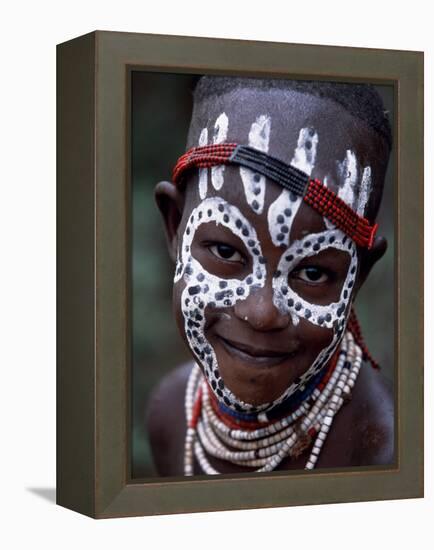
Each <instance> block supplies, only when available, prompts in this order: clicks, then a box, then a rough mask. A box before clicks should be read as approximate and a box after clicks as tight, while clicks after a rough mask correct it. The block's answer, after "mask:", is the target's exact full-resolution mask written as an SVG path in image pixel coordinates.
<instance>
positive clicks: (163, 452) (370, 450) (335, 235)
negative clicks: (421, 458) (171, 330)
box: [148, 77, 393, 476]
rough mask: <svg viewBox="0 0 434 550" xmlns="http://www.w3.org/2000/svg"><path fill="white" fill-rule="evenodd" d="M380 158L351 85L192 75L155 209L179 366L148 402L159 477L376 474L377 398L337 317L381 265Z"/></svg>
mask: <svg viewBox="0 0 434 550" xmlns="http://www.w3.org/2000/svg"><path fill="white" fill-rule="evenodd" d="M390 147H391V132H390V126H389V123H388V120H387V118H386V116H385V114H384V110H383V106H382V104H381V100H380V98H379V97H378V95H377V93H376V92H375V90H374V89H373V88H372V87H371V86H368V85H358V84H357V85H356V84H340V83H339V84H338V83H336V84H333V83H320V82H301V81H287V80H259V79H240V78H230V77H203V78H202V79H201V80H200V81H199V83H198V85H197V87H196V90H195V94H194V108H193V115H192V120H191V124H190V130H189V136H188V143H187V152H186V154H185V155H183V156H182V157H181V158H180V159H179V160H178V162H177V163H176V166H175V168H174V171H173V179H172V181H171V182H160V183H159V184H158V185H157V188H156V197H157V202H158V205H159V208H160V210H161V212H162V214H163V219H164V223H165V228H166V233H167V237H168V244H169V253H170V255H171V257H172V258H173V260H174V262H176V267H175V277H174V292H173V307H174V313H175V316H176V320H177V324H178V327H179V330H180V332H181V335H182V337H183V339H184V340H185V342H186V344H187V346H188V347H189V348H190V349H191V352H192V356H193V360H192V362H191V363H190V364H187V365H183V366H181V367H178V368H177V369H175V370H174V371H173V372H172V373H170V374H169V375H168V376H167V377H166V378H165V379H163V381H162V382H161V384H160V385H159V387H158V388H157V389H156V390H155V391H154V393H153V396H152V398H151V400H150V404H149V409H148V431H149V436H150V441H151V446H152V452H153V456H154V461H155V464H156V467H157V470H158V473H159V474H160V475H162V476H176V475H178V476H179V475H201V474H219V473H222V474H223V473H238V472H252V471H258V472H268V471H272V470H285V469H303V468H306V469H312V468H342V467H349V466H361V465H380V464H390V463H391V462H393V400H392V396H391V392H390V390H389V389H388V387H387V385H386V384H385V382H384V380H383V378H382V376H381V373H380V372H379V371H378V370H376V369H373V368H372V367H371V366H370V365H369V363H366V364H362V363H363V359H368V360H371V362H372V365H373V366H376V365H375V363H374V362H373V361H372V358H371V357H370V354H369V352H368V350H367V349H366V347H365V345H364V343H363V339H362V336H361V333H360V329H359V326H358V323H357V319H356V317H355V313H354V311H353V309H352V303H353V301H354V299H355V297H356V295H357V292H358V291H359V289H360V287H361V285H362V284H363V282H364V281H365V279H366V277H367V275H368V273H369V271H370V269H371V268H372V266H373V265H374V264H375V262H376V261H378V260H379V259H380V258H381V257H382V255H383V254H384V252H385V250H386V246H387V244H386V241H385V239H384V238H382V237H381V236H379V235H378V234H377V226H376V225H375V218H376V215H377V212H378V208H379V204H380V200H381V195H382V188H383V184H384V176H385V171H386V168H387V163H388V158H389V153H390Z"/></svg>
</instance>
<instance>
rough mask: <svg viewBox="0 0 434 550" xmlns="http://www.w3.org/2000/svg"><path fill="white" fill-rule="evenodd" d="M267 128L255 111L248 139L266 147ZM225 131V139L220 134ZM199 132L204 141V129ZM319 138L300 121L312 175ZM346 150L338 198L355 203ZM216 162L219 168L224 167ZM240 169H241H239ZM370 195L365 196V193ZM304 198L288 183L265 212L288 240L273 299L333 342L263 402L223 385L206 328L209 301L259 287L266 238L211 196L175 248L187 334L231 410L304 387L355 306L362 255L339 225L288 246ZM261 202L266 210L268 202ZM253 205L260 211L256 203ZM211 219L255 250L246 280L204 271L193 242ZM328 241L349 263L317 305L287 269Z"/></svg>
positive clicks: (228, 303)
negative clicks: (331, 295) (328, 297)
mask: <svg viewBox="0 0 434 550" xmlns="http://www.w3.org/2000/svg"><path fill="white" fill-rule="evenodd" d="M225 117H226V115H225V114H224V113H222V115H220V117H219V118H218V119H217V121H216V125H215V128H216V132H215V134H214V138H213V141H214V143H216V140H220V139H221V141H218V142H219V143H221V142H222V141H224V140H225V139H226V137H227V126H228V121H227V117H226V118H225ZM267 121H268V122H267ZM217 122H218V123H217ZM267 128H268V129H267ZM269 129H270V122H269V118H267V117H265V116H264V117H258V118H257V119H256V121H255V122H254V123H253V124H252V126H251V130H250V133H249V145H251V146H256V148H258V149H259V148H261V147H262V148H261V150H266V149H265V147H266V146H267V150H268V141H269ZM205 130H206V129H205ZM204 135H205V134H204ZM223 135H224V139H223V138H222V136H223ZM219 136H220V137H219ZM259 136H261V138H263V141H262V142H261V141H260V140H259ZM201 139H203V140H205V137H203V136H202V134H201ZM255 139H256V140H257V143H256V145H254V144H253V143H252V142H253V141H254V140H255ZM317 145H318V135H317V133H316V132H315V130H314V129H312V128H302V129H301V130H300V133H299V139H298V142H297V147H296V149H295V151H294V156H293V159H292V161H291V165H292V166H295V167H297V168H299V169H301V170H303V171H304V172H306V173H307V174H309V175H310V174H311V172H312V170H313V168H314V165H315V158H316V150H317ZM349 153H351V152H350V151H349V152H348V153H347V158H346V159H345V160H344V162H343V163H341V165H340V166H341V170H345V174H346V175H347V178H346V179H345V184H344V186H343V188H341V194H340V196H341V198H344V197H345V199H344V200H346V202H347V201H349V200H352V201H353V202H354V185H355V181H354V177H356V176H357V159H355V156H354V155H352V154H349ZM216 168H217V169H220V168H224V167H216ZM247 172H249V171H248V170H246V171H245V173H244V176H246V175H247ZM240 173H241V174H242V172H241V169H240ZM351 173H352V174H353V175H351ZM354 174H356V176H354ZM244 176H243V175H241V178H242V179H243V184H244V189H245V197H246V201H247V203H248V204H249V205H250V206H251V207H252V202H253V200H254V199H253V197H252V195H251V194H250V189H251V184H252V181H254V180H253V176H254V173H253V172H250V175H249V177H248V178H247V177H246V178H245V177H244ZM363 176H364V177H363V179H362V181H364V184H363V185H362V188H363V189H364V190H361V192H360V193H359V197H360V200H359V208H360V209H363V210H364V208H365V206H366V203H367V201H368V199H369V193H370V189H371V188H370V185H371V184H370V168H369V167H367V168H365V170H364V173H363ZM220 177H221V179H220ZM222 180H223V171H221V172H220V173H219V172H218V171H217V172H214V176H213V178H212V182H213V186H214V187H215V188H216V189H217V188H221V187H222V185H223V182H222ZM216 182H217V185H216ZM255 183H258V182H255ZM199 185H200V178H199ZM363 186H364V187H363ZM261 192H262V191H261ZM351 192H352V193H353V194H351ZM205 193H206V191H205ZM202 195H203V193H201V195H200V196H201V198H203V196H202ZM264 195H265V189H264ZM365 195H366V197H367V198H366V199H365V198H364V197H365ZM300 204H301V198H299V197H297V196H296V195H295V194H292V193H290V192H289V191H287V190H283V191H282V193H281V194H280V195H279V197H278V198H277V199H276V200H275V201H274V202H273V203H272V204H271V205H270V207H269V210H268V213H267V219H268V224H269V231H270V235H271V239H272V241H273V243H274V244H275V245H276V246H280V247H282V246H283V248H285V251H284V252H283V254H282V256H281V259H280V261H279V265H278V269H277V271H276V273H275V274H274V276H273V280H272V286H273V303H274V305H275V306H276V307H277V308H278V309H279V310H280V311H281V312H282V313H283V314H289V315H290V316H291V318H292V321H293V323H294V324H297V323H299V322H300V320H301V319H304V320H305V321H307V322H309V323H312V324H314V325H317V326H321V327H325V328H328V329H331V330H333V336H332V340H331V342H330V344H329V345H328V346H327V347H326V348H324V349H323V350H322V351H321V352H320V353H319V354H318V356H317V357H316V359H315V360H314V362H313V363H312V364H311V365H310V367H309V368H308V369H307V371H306V372H305V373H304V374H303V375H302V376H301V377H300V379H298V380H296V381H295V382H294V383H293V384H291V386H290V387H288V388H287V389H286V390H285V391H284V392H283V393H282V394H281V395H280V396H279V397H278V398H277V399H276V400H274V401H273V402H270V403H264V404H262V405H260V406H253V405H252V404H250V403H245V402H243V401H241V400H240V399H238V398H237V397H236V396H235V395H234V394H233V393H232V392H231V391H230V390H229V388H227V387H226V385H225V383H224V381H223V380H222V378H221V374H220V372H219V366H218V362H217V357H216V353H215V351H214V349H213V347H212V346H211V345H210V343H209V341H208V340H207V339H206V336H205V332H204V328H205V309H206V307H212V308H222V309H225V308H230V307H233V306H234V305H235V303H236V302H237V301H239V300H245V299H246V298H247V297H248V296H249V295H250V293H251V292H252V290H253V289H255V288H262V287H263V286H264V285H265V282H266V279H267V271H266V268H265V261H264V258H263V257H262V249H261V244H260V242H259V241H258V238H257V234H256V232H255V229H254V228H253V227H252V226H251V224H250V223H249V221H248V220H247V219H246V218H245V217H244V216H243V215H242V214H241V212H240V211H239V209H238V208H237V207H236V206H234V205H231V204H229V203H227V202H226V201H225V200H224V199H223V198H221V197H213V198H208V199H205V200H203V202H202V203H201V204H200V205H199V206H198V207H196V208H195V209H194V210H193V212H192V214H191V216H190V219H189V221H188V223H187V225H186V228H185V231H184V236H183V240H182V249H181V250H180V251H179V253H178V261H177V266H176V272H175V282H177V281H179V280H180V279H181V278H183V279H184V281H185V283H186V286H185V289H184V290H183V292H182V298H181V300H182V313H183V316H184V320H185V332H186V336H187V340H188V342H189V345H190V347H191V349H192V351H193V353H194V354H195V356H196V357H197V360H198V361H199V362H200V363H201V364H202V366H203V369H204V373H205V376H206V378H207V380H208V382H209V384H210V386H211V388H212V390H213V392H214V394H215V395H216V397H217V398H218V399H219V400H220V401H222V402H224V403H225V404H226V405H227V406H229V407H230V408H232V409H234V410H238V411H245V412H253V411H255V412H261V411H266V410H270V409H271V408H274V407H275V406H277V405H278V404H280V403H281V402H283V401H284V400H285V399H287V398H288V397H290V396H291V395H292V394H293V393H294V392H295V391H296V390H298V389H303V388H304V385H305V384H306V383H307V381H308V380H310V379H311V377H312V376H314V375H315V374H316V373H318V372H319V371H320V370H321V369H322V368H323V367H324V365H325V364H326V363H327V362H328V361H329V360H330V358H331V357H332V355H333V353H334V352H335V350H336V348H337V346H338V345H339V342H340V340H341V337H342V335H343V332H344V330H345V325H346V320H347V315H348V312H349V310H350V307H349V306H350V305H351V304H350V301H351V299H352V289H353V288H354V283H355V279H356V274H357V265H358V263H357V262H358V260H357V253H356V245H355V244H354V242H353V241H352V240H351V239H350V238H349V237H347V236H346V235H345V234H344V233H343V232H342V231H341V230H339V229H336V227H334V226H333V224H331V223H330V222H328V220H326V219H325V218H323V219H324V223H325V224H326V230H325V231H322V232H320V233H316V234H311V235H308V236H306V237H304V238H303V239H301V240H297V241H295V242H293V243H292V244H291V246H290V247H289V248H288V244H289V235H290V231H291V226H292V223H293V220H294V218H295V216H296V214H297V212H298V209H299V207H300ZM350 206H353V204H352V203H351V204H350ZM252 208H253V207H252ZM260 208H261V211H262V209H263V202H262V205H261V207H260ZM253 210H254V211H257V210H256V209H255V208H253ZM207 222H214V223H216V224H221V225H223V226H224V227H226V228H227V229H229V230H230V231H231V232H232V233H233V234H234V235H235V236H236V237H237V238H239V239H240V240H241V241H242V242H243V243H244V245H245V247H246V250H247V251H248V252H249V253H250V255H251V257H252V272H251V273H250V274H249V275H248V276H246V277H245V278H244V279H242V280H239V279H222V278H220V277H217V276H215V275H213V274H212V273H209V272H208V271H206V270H205V269H204V267H203V266H202V265H201V264H200V263H199V262H198V261H197V260H196V259H195V258H194V257H193V256H192V252H191V245H192V242H193V239H194V235H195V232H196V230H197V229H198V227H199V226H200V225H201V224H203V223H207ZM328 248H334V249H337V250H340V251H343V252H345V253H347V254H348V255H349V257H350V262H349V267H348V271H347V275H346V278H345V282H344V284H343V287H342V289H341V291H340V295H339V299H338V300H337V301H336V302H332V303H330V304H327V305H319V304H312V303H309V302H307V301H306V300H305V299H303V298H302V297H301V296H299V295H298V294H297V293H296V292H295V291H294V290H293V289H292V288H291V285H290V282H289V281H290V273H291V272H292V271H293V270H294V269H296V266H297V264H298V263H299V262H300V261H301V260H302V259H303V258H305V257H311V256H314V255H316V254H318V253H320V252H321V251H322V250H326V249H328ZM223 314H225V312H223ZM246 321H247V319H246Z"/></svg>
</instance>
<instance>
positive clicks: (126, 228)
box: [57, 31, 423, 518]
mask: <svg viewBox="0 0 434 550" xmlns="http://www.w3.org/2000/svg"><path fill="white" fill-rule="evenodd" d="M138 70H140V71H156V72H172V73H184V74H226V75H238V76H242V75H245V76H263V77H269V78H272V77H285V76H287V77H288V78H289V77H290V78H295V79H317V80H333V81H337V82H340V81H355V82H357V81H359V82H370V83H373V84H387V85H390V86H393V89H394V98H395V105H396V116H395V122H394V136H395V138H394V139H395V148H396V161H395V163H396V165H395V169H396V171H395V173H396V183H395V197H396V198H395V215H396V228H395V239H396V253H395V276H396V285H395V303H396V324H395V326H396V331H395V362H396V364H395V373H396V383H395V404H396V411H395V428H396V430H395V431H396V433H395V442H396V445H395V448H396V461H395V464H394V465H393V467H363V468H362V467H361V468H357V469H354V470H353V469H350V470H341V471H338V470H335V469H333V470H322V471H313V472H299V471H294V472H292V471H290V472H286V471H285V472H281V471H280V472H272V473H269V474H267V475H254V474H252V475H250V474H243V475H242V476H235V475H230V476H229V475H224V476H218V478H214V477H213V476H197V477H196V476H195V477H194V478H193V479H187V478H176V479H173V478H172V479H170V480H168V479H165V478H155V479H152V480H147V481H146V482H144V483H140V482H137V481H136V480H133V479H132V478H131V475H130V473H131V472H130V465H131V456H130V454H131V445H130V438H131V395H130V394H131V186H130V182H131V163H130V150H131V132H130V129H131V108H130V107H131V105H130V101H131V74H132V72H133V71H138ZM57 75H58V79H57V97H58V104H57V115H58V119H57V120H58V127H57V132H58V143H57V147H58V166H57V181H58V361H57V396H58V400H57V465H58V469H57V503H58V504H60V505H62V506H65V507H67V508H70V509H72V510H75V511H77V512H80V513H83V514H86V515H88V516H91V517H94V518H107V517H122V516H139V515H154V514H171V513H187V512H197V511H214V510H231V509H234V510H235V509H243V508H262V507H277V506H289V505H304V504H319V503H334V502H354V501H368V500H384V499H397V498H414V497H421V496H423V288H422V287H423V54H422V53H421V52H408V51H393V50H373V49H364V48H348V47H332V46H313V45H302V44H282V43H270V42H252V41H238V40H220V39H208V38H194V37H177V36H162V35H149V34H148V35H146V34H138V33H137V34H135V33H118V32H107V31H96V32H93V33H90V34H87V35H84V36H82V37H79V38H76V39H73V40H70V41H68V42H65V43H63V44H60V45H59V46H58V50H57ZM408 182H412V187H411V192H409V185H410V184H409V183H408Z"/></svg>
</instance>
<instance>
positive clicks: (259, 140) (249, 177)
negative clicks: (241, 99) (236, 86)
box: [240, 115, 271, 214]
mask: <svg viewBox="0 0 434 550" xmlns="http://www.w3.org/2000/svg"><path fill="white" fill-rule="evenodd" d="M270 130H271V119H270V117H269V116H267V115H260V116H259V117H258V118H257V119H256V121H255V122H253V124H252V125H251V127H250V132H249V146H250V147H254V148H255V149H258V150H259V151H263V152H264V153H266V152H268V144H269V141H270ZM240 176H241V181H242V182H243V186H244V193H245V196H246V201H247V204H248V205H249V206H250V207H251V208H252V210H253V211H254V212H256V213H257V214H262V211H263V209H264V199H265V176H263V175H261V174H259V173H257V172H254V171H252V170H250V169H249V168H243V167H240Z"/></svg>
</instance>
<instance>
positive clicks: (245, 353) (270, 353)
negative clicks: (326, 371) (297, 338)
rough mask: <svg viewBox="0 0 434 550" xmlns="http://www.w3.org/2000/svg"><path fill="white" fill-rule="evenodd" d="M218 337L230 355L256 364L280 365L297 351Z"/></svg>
mask: <svg viewBox="0 0 434 550" xmlns="http://www.w3.org/2000/svg"><path fill="white" fill-rule="evenodd" d="M218 338H219V340H220V341H221V342H222V344H223V347H224V348H225V350H226V351H227V352H228V353H229V354H230V355H232V356H235V357H236V358H238V359H241V360H242V361H243V362H245V363H250V364H251V365H254V366H263V367H273V366H275V365H280V363H283V362H284V361H286V360H287V359H291V358H292V357H294V356H295V354H296V353H297V351H296V350H294V351H291V352H286V351H285V352H282V351H276V350H270V349H263V348H259V347H255V346H252V345H249V344H244V343H241V342H234V341H232V340H228V339H227V338H223V337H222V336H219V337H218Z"/></svg>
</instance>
